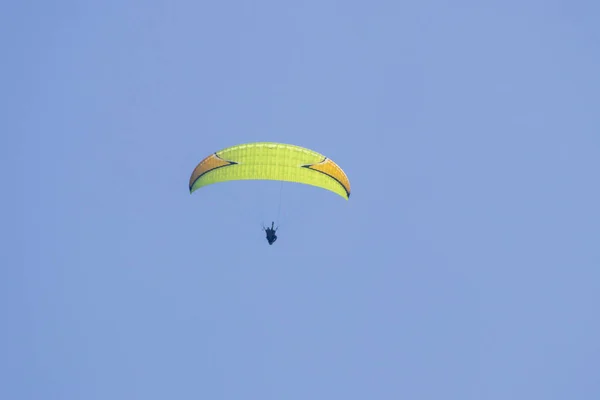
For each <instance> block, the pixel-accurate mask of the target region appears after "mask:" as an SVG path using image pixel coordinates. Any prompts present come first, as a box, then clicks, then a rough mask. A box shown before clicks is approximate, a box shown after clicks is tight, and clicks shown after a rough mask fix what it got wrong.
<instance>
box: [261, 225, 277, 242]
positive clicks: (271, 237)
mask: <svg viewBox="0 0 600 400" xmlns="http://www.w3.org/2000/svg"><path fill="white" fill-rule="evenodd" d="M274 226H275V222H271V227H270V228H265V227H264V226H263V230H264V231H265V232H267V242H269V245H272V244H273V243H275V241H276V240H277V235H276V234H275V232H277V228H274Z"/></svg>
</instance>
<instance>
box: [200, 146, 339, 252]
mask: <svg viewBox="0 0 600 400" xmlns="http://www.w3.org/2000/svg"><path fill="white" fill-rule="evenodd" d="M236 180H275V181H283V182H296V183H300V184H305V185H311V186H316V187H319V188H322V189H325V190H329V191H331V192H333V193H336V194H338V195H339V196H341V197H343V198H344V199H346V200H348V199H349V198H350V181H349V180H348V177H347V176H346V174H345V173H344V171H343V170H342V169H341V168H340V167H339V166H338V165H337V164H336V163H335V162H333V161H332V160H331V159H330V158H328V157H325V156H324V155H322V154H320V153H317V152H316V151H313V150H310V149H307V148H304V147H300V146H295V145H291V144H283V143H273V142H255V143H246V144H240V145H236V146H232V147H228V148H225V149H222V150H220V151H216V152H214V153H213V154H211V155H209V156H207V157H206V158H204V159H203V160H202V161H201V162H200V163H199V164H198V165H197V166H196V168H194V171H193V172H192V175H191V176H190V181H189V190H190V194H191V193H193V192H195V191H196V190H198V189H200V188H202V187H205V186H208V185H211V184H214V183H219V182H226V181H236ZM273 226H274V223H273V224H272V225H271V228H270V229H271V231H272V240H271V239H269V236H268V235H269V232H270V231H268V230H267V229H269V228H264V229H265V231H267V240H268V241H269V244H273V243H274V242H275V240H277V236H276V235H275V230H273Z"/></svg>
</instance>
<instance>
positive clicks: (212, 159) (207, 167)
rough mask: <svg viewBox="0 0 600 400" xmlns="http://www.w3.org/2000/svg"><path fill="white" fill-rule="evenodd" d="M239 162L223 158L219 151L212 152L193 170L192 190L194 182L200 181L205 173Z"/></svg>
mask: <svg viewBox="0 0 600 400" xmlns="http://www.w3.org/2000/svg"><path fill="white" fill-rule="evenodd" d="M234 164H237V163H236V162H234V161H227V160H224V159H222V158H221V157H219V156H218V155H217V153H214V154H211V155H210V156H208V157H206V158H205V159H204V160H202V161H200V164H198V165H197V166H196V168H194V171H193V172H192V176H190V192H191V191H192V187H194V183H196V181H198V179H200V178H201V177H202V176H203V175H204V174H206V173H208V172H210V171H212V170H215V169H217V168H222V167H227V166H228V165H234Z"/></svg>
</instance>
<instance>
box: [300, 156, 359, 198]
mask: <svg viewBox="0 0 600 400" xmlns="http://www.w3.org/2000/svg"><path fill="white" fill-rule="evenodd" d="M303 167H305V168H308V169H312V170H314V171H318V172H321V173H322V174H325V175H327V176H329V177H331V178H333V179H335V180H336V181H337V182H338V183H339V184H340V185H342V187H343V188H344V190H345V191H346V195H347V196H348V198H350V181H349V180H348V177H347V176H346V174H345V173H344V171H342V169H341V168H340V167H339V166H338V165H337V164H336V163H334V162H333V161H331V160H330V159H329V158H325V159H324V160H323V161H321V162H320V163H318V164H309V165H303Z"/></svg>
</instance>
